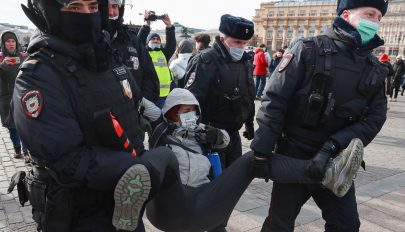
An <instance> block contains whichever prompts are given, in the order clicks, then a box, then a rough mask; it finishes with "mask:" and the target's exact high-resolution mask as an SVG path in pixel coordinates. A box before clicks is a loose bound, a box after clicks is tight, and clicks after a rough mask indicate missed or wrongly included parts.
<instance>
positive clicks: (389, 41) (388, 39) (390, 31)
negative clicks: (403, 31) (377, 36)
mask: <svg viewBox="0 0 405 232" xmlns="http://www.w3.org/2000/svg"><path fill="white" fill-rule="evenodd" d="M387 43H388V44H392V23H389V24H388V38H387Z"/></svg>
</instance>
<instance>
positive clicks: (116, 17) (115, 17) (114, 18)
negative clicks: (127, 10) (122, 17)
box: [108, 16, 118, 20]
mask: <svg viewBox="0 0 405 232" xmlns="http://www.w3.org/2000/svg"><path fill="white" fill-rule="evenodd" d="M108 19H109V20H117V19H118V16H113V17H108Z"/></svg>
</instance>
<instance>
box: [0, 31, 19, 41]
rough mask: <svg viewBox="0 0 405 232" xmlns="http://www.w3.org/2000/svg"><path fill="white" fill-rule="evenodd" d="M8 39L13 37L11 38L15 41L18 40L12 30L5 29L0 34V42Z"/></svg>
mask: <svg viewBox="0 0 405 232" xmlns="http://www.w3.org/2000/svg"><path fill="white" fill-rule="evenodd" d="M9 39H13V40H15V42H18V40H17V36H16V35H15V34H14V33H13V32H11V31H6V32H4V33H3V34H2V36H1V43H2V44H4V43H5V42H6V41H7V40H9Z"/></svg>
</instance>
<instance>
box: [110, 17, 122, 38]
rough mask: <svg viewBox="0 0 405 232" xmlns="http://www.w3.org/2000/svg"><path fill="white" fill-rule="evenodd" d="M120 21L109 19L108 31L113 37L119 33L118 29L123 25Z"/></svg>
mask: <svg viewBox="0 0 405 232" xmlns="http://www.w3.org/2000/svg"><path fill="white" fill-rule="evenodd" d="M120 21H121V20H120V19H109V20H108V28H107V31H108V33H110V35H111V37H113V36H114V34H115V32H117V30H118V28H119V27H120V25H121V22H120Z"/></svg>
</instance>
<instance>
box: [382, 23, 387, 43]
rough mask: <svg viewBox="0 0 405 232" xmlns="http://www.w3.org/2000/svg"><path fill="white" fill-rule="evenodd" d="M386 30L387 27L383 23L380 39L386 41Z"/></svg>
mask: <svg viewBox="0 0 405 232" xmlns="http://www.w3.org/2000/svg"><path fill="white" fill-rule="evenodd" d="M386 29H387V25H386V24H385V23H382V24H381V28H380V32H381V34H380V37H381V38H384V40H386V39H387V38H385V34H386V33H385V31H386Z"/></svg>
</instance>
